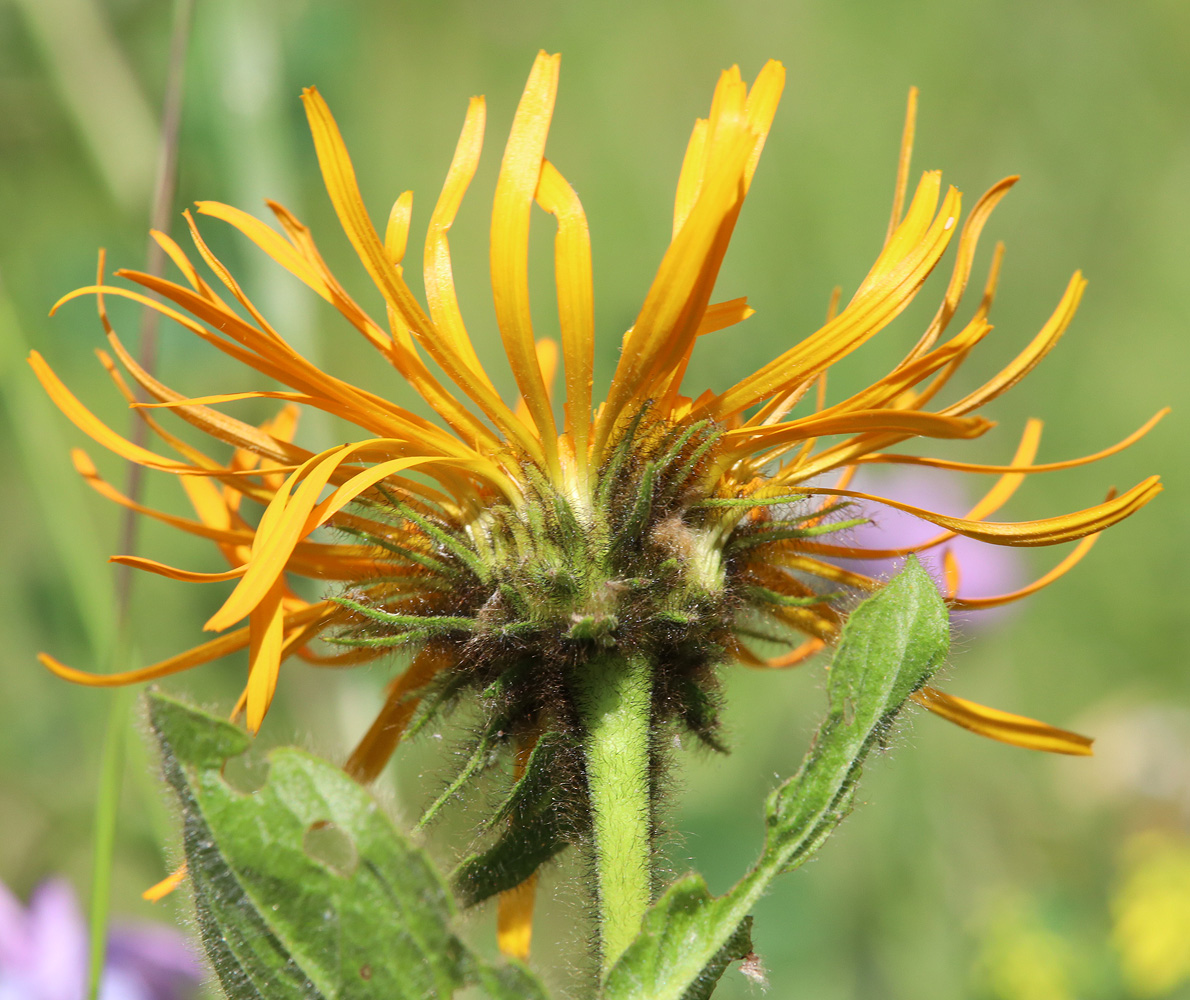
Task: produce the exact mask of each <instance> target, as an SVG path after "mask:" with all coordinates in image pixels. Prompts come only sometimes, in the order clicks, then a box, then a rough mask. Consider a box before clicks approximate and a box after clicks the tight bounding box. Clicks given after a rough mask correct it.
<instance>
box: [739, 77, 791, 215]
mask: <svg viewBox="0 0 1190 1000" xmlns="http://www.w3.org/2000/svg"><path fill="white" fill-rule="evenodd" d="M784 90H785V67H784V66H783V65H782V64H781V63H779V62H777V60H775V59H770V60H769V61H768V62H766V63H765V64H764V65H763V66H762V67H761V69H760V72H759V73H758V74H757V75H756V82H755V83H753V84H752V88H751V89H750V90H749V91H748V99H747V101H746V102H745V103H744V114H745V115H746V117H747V119H748V128H750V129H751V130H752V133H753V134H754V135H755V136H756V141H755V143H754V144H753V146H752V155H751V156H750V157H748V163H747V165H746V166H745V167H744V192H745V193H747V191H748V188H749V187H750V186H751V184H752V178H753V176H754V175H755V174H756V167H757V165H758V164H759V163H760V154H761V153H763V152H764V143H765V140H766V139H767V138H768V135H769V131H770V130H771V129H772V127H773V119H774V118H775V117H776V115H777V105H779V104H780V103H781V94H782V93H783V92H784Z"/></svg>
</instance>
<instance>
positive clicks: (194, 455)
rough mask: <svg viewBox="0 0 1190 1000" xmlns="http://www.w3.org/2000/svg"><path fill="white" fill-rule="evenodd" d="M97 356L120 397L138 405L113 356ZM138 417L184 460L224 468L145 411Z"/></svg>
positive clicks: (100, 351) (99, 353)
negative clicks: (170, 431)
mask: <svg viewBox="0 0 1190 1000" xmlns="http://www.w3.org/2000/svg"><path fill="white" fill-rule="evenodd" d="M95 356H96V357H97V358H99V363H100V364H101V365H103V367H104V370H105V371H106V372H107V374H108V377H109V378H110V379H111V380H112V382H113V383H114V384H115V386H116V388H117V389H118V390H119V392H120V395H122V396H123V397H124V398H125V399H126V400H127V401H128V405H129V406H134V405H136V404H137V399H136V395H135V394H134V393H133V391H132V387H131V386H129V385H128V382H127V381H126V380H125V379H124V376H123V375H122V374H121V373H120V370H119V369H118V368H117V367H116V363H115V361H113V360H112V357H111V355H110V354H108V353H107V351H104V350H101V349H98V348H97V349H96V351H95ZM137 416H139V417H140V419H141V420H143V421H144V423H145V424H146V425H147V426H148V427H149V428H150V430H152V431H153V433H154V434H156V435H157V436H158V437H160V438H161V440H162V441H164V442H165V443H166V444H168V445H169V446H170V447H171V448H173V450H174V451H176V452H177V453H178V454H179V455H181V456H182V457H183V458H188V459H189V460H190V461H191V462H193V463H194V464H195V465H196V466H201V467H202V468H204V469H212V470H217V469H222V468H223V466H220V465H219V463H217V462H215V461H213V460H212V459H211V458H209V457H208V456H207V455H205V454H203V453H202V452H201V451H199V450H198V449H197V448H195V447H193V446H191V445H189V444H187V443H186V442H185V441H183V440H182V439H181V438H179V437H177V435H174V434H171V433H169V431H167V430H166V429H165V428H164V427H162V426H161V424H160V423H158V422H157V421H156V420H155V419H154V418H153V417H151V416H149V414H147V413H145V412H143V410H140V409H139V408H138V412H137ZM179 473H180V474H184V473H182V470H179Z"/></svg>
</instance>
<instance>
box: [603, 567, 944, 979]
mask: <svg viewBox="0 0 1190 1000" xmlns="http://www.w3.org/2000/svg"><path fill="white" fill-rule="evenodd" d="M948 647H949V625H948V618H947V613H946V607H945V605H944V604H943V603H942V599H941V598H940V597H939V595H938V591H937V589H936V588H935V586H934V583H933V581H932V580H931V579H930V577H929V576H928V575H927V574H926V572H925V571H924V570H923V569H922V568H921V566H920V564H918V562H917V561H916V560H915V559H910V561H909V563H908V564H907V565H906V567H905V569H904V570H903V571H902V572H901V574H900V575H899V576H897V577H896V578H895V579H893V580H892V581H890V582H889V583H888V585H887V586H885V587H884V588H883V589H882V590H881V591H880V592H879V593H877V594H876V595H875V596H873V597H871V598H869V599H868V600H867V601H865V602H864V603H863V604H861V605H860V606H859V607H858V608H856V610H855V611H854V612H852V614H851V616H850V618H849V619H848V622H847V625H846V627H845V628H844V630H843V636H842V639H841V641H840V644H839V648H838V651H837V652H836V653H835V657H834V660H833V662H832V664H831V668H830V680H829V683H828V687H827V695H828V698H829V706H828V710H827V715H826V718H825V719H824V720H823V723H822V725H821V726H820V727H819V729H818V732H817V734H816V736H815V738H814V743H813V745H812V747H811V748H810V751H809V753H807V754H806V757H805V759H804V760H803V762H802V765H801V767H800V768H799V770H798V772H797V774H795V775H794V776H793V777H792V778H790V779H789V780H788V781H786V782H785V783H784V784H783V785H781V786H780V787H779V788H778V789H776V791H774V792H773V793H772V795H770V796H769V800H768V804H767V811H766V831H765V845H764V850H763V852H762V854H761V857H760V860H759V861H758V862H757V864H756V867H755V868H754V869H753V870H752V871H751V872H749V873H748V875H746V876H745V877H744V878H743V879H742V880H741V881H740V882H739V883H738V884H737V885H736V886H735V887H734V888H732V889H731V890H730V891H729V892H727V893H726V894H725V895H723V896H720V897H718V898H715V897H712V896H711V895H710V894H709V892H708V891H707V888H706V885H705V883H704V882H703V881H702V879H701V878H700V877H699V876H687V877H685V878H683V879H680V880H679V881H678V882H676V883H674V884H673V885H671V886H670V887H669V889H668V890H667V891H666V892H665V894H664V895H663V896H662V897H661V899H660V900H658V901H657V903H655V904H654V905H653V907H652V908H651V909H650V910H649V912H648V914H647V915H646V916H645V920H644V924H643V926H642V928H641V933H640V935H639V936H638V937H637V938H636V940H635V941H633V943H632V944H631V945H629V947H628V950H627V951H626V952H625V953H624V955H623V956H622V957H621V958H620V960H619V962H617V963H616V965H615V966H613V968H612V969H611V970H610V972H609V973H608V976H607V980H606V982H605V984H604V993H603V996H604V997H605V998H606V1000H693V998H695V997H700V998H701V997H706V996H709V995H710V989H711V988H713V986H714V982H715V981H717V980H718V977H719V975H720V974H722V971H723V968H725V967H726V965H727V963H728V962H729V961H730V960H731V958H733V957H742V956H740V955H739V950H740V942H741V937H740V935H741V934H742V933H744V934H746V929H747V923H746V921H747V920H748V919H749V917H748V912H749V911H750V910H751V909H752V907H753V905H754V904H755V903H756V900H757V899H759V898H760V896H761V895H762V894H763V893H764V891H765V889H766V888H767V887H768V885H769V883H770V882H771V881H772V880H773V879H774V878H775V877H776V876H777V875H779V874H780V873H781V872H784V871H790V870H792V869H793V868H796V867H798V866H799V865H800V864H802V863H803V862H804V861H805V860H806V859H807V858H809V857H810V856H811V855H812V854H813V853H814V852H815V851H816V850H817V849H818V848H819V847H820V846H821V845H822V843H823V841H824V840H825V839H826V838H827V837H828V836H829V835H830V834H831V832H833V830H834V829H835V827H837V826H838V824H839V823H840V821H841V820H842V819H843V817H844V816H845V815H846V814H847V812H848V810H849V809H850V806H851V801H852V798H853V796H854V793H855V787H856V783H857V782H858V781H859V776H860V771H861V769H862V767H863V763H864V760H865V759H866V758H867V756H868V754H869V753H870V752H871V750H872V748H873V747H874V746H876V745H877V744H879V743H880V742H881V741H882V740H883V739H885V738H886V736H887V734H888V730H889V727H890V726H891V725H892V722H893V720H894V719H895V718H896V716H897V713H898V712H899V711H900V710H901V708H902V706H903V705H904V704H905V701H906V699H907V698H908V697H909V695H910V694H912V693H913V692H914V691H916V690H917V689H918V688H920V687H921V686H922V685H923V684H925V683H926V681H927V680H929V678H930V675H931V674H933V672H934V671H935V670H936V669H937V668H938V666H939V665H940V664H941V662H942V660H943V659H944V657H945V656H946V653H947V649H948ZM733 943H734V947H733ZM745 954H746V952H745ZM712 977H713V978H712ZM708 983H709V985H708Z"/></svg>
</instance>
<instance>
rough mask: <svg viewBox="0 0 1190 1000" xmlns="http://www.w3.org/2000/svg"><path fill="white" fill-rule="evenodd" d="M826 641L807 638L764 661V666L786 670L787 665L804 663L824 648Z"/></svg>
mask: <svg viewBox="0 0 1190 1000" xmlns="http://www.w3.org/2000/svg"><path fill="white" fill-rule="evenodd" d="M825 646H826V643H825V642H823V641H822V640H821V639H807V640H806V641H805V642H803V643H802V644H801V645H800V646H796V647H795V648H793V649H791V650H790V651H789V652H788V653H786V654H784V655H783V656H774V657H771V658H769V659H767V660H765V661H764V666H765V667H768V668H769V669H772V670H786V669H788V668H789V667H796V666H799V665H801V664H802V663H805V662H806V660H808V659H810V657H811V656H813V655H814V654H815V653H817V652H818V651H819V650H820V649H823V648H825Z"/></svg>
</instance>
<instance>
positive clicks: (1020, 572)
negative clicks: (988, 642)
mask: <svg viewBox="0 0 1190 1000" xmlns="http://www.w3.org/2000/svg"><path fill="white" fill-rule="evenodd" d="M856 479H857V482H856V483H853V484H852V485H853V486H854V488H855V489H857V490H860V491H862V492H869V493H870V492H876V493H879V494H880V495H881V496H887V497H888V498H889V499H891V500H899V501H901V502H902V503H907V504H911V505H912V506H915V507H924V508H925V509H926V510H932V511H935V512H937V513H939V514H950V515H953V516H955V517H964V516H965V515H966V514H967V513H968V511H969V510H970V509H971V507H972V506H973V501H972V500H971V498H970V497H968V496H966V495H965V493H964V491H963V490H962V488H961V485H960V484H959V483H957V482H956V481H955V479H954V477H953V476H948V475H946V474H945V473H939V472H938V471H936V470H933V469H916V468H915V469H901V468H898V469H891V470H888V471H886V472H885V473H884V474H883V475H881V476H880V477H879V480H878V485H877V486H875V487H874V488H873V485H872V482H871V480H875V479H876V476H871V477H870V479H869V481H868V482H864V481H863V474H862V473H861V475H860V476H857V477H856ZM858 506H859V507H860V510H859V511H858V512H857V513H852V512H851V511H850V510H849V511H848V512H847V513H846V515H845V516H846V517H866V518H869V519H870V520H869V523H868V524H864V525H860V526H859V527H857V528H853V529H852V530H851V531H850V532H849V533H848V536H847V543H848V544H852V545H856V546H860V547H863V548H879V549H898V548H905V547H906V546H910V545H920V544H921V543H922V542H926V541H929V540H930V539H931V538H935V537H937V536H938V535H940V534H942V529H941V528H939V527H938V526H937V525H935V524H931V523H930V522H929V521H923V520H922V519H921V518H919V517H914V516H913V515H912V514H906V513H905V512H904V511H900V510H896V509H895V508H893V507H885V506H883V505H882V504H873V503H861V504H858ZM947 549H949V550H950V551H951V553H952V554H953V555H954V557H955V559H956V560H957V561H958V564H959V569H960V574H959V575H960V582H959V596H961V597H993V596H995V595H997V594H1004V593H1008V592H1010V591H1013V590H1016V589H1017V588H1018V587H1020V586H1022V585H1023V584H1024V582H1025V573H1024V569H1025V567H1024V565H1023V560H1022V558H1021V554H1020V553H1019V552H1018V551H1017V550H1016V549H1013V548H1009V547H1008V546H1004V545H989V544H988V543H987V542H977V541H976V540H975V539H973V538H965V537H964V536H962V535H959V536H957V537H956V538H952V539H951V540H950V541H948V542H946V543H944V544H943V545H938V546H935V547H934V548H930V549H926V550H925V551H924V552H919V553H918V554H917V557H918V559H920V560H921V564H922V566H923V567H924V568H925V570H926V572H928V573H929V574H930V576H932V577H933V578H934V580H935V582H936V583H937V584H938V586H939V588H941V589H942V590H943V591H944V592H945V590H946V573H945V571H944V569H943V564H942V555H943V553H944V552H945V551H946V550H947ZM835 561H836V562H838V563H839V564H840V565H842V566H844V567H845V568H846V569H851V570H854V571H856V572H857V573H864V574H865V575H867V576H873V577H875V578H876V579H878V580H883V579H887V578H888V577H890V576H893V575H894V574H895V573H897V572H898V571H899V570H900V568H901V566H902V564H903V563H904V560H903V559H863V560H859V559H838V560H835ZM1012 607H1015V605H1005V606H1004V607H1001V608H993V609H989V610H986V611H966V612H955V613H953V614H952V618H953V619H954V620H955V621H956V622H958V623H961V624H963V625H973V626H975V627H978V626H980V625H982V624H987V623H989V622H990V621H992V620H993V619H995V618H998V617H999V616H1001V615H1003V614H1005V613H1010V612H1009V609H1010V608H1012Z"/></svg>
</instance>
